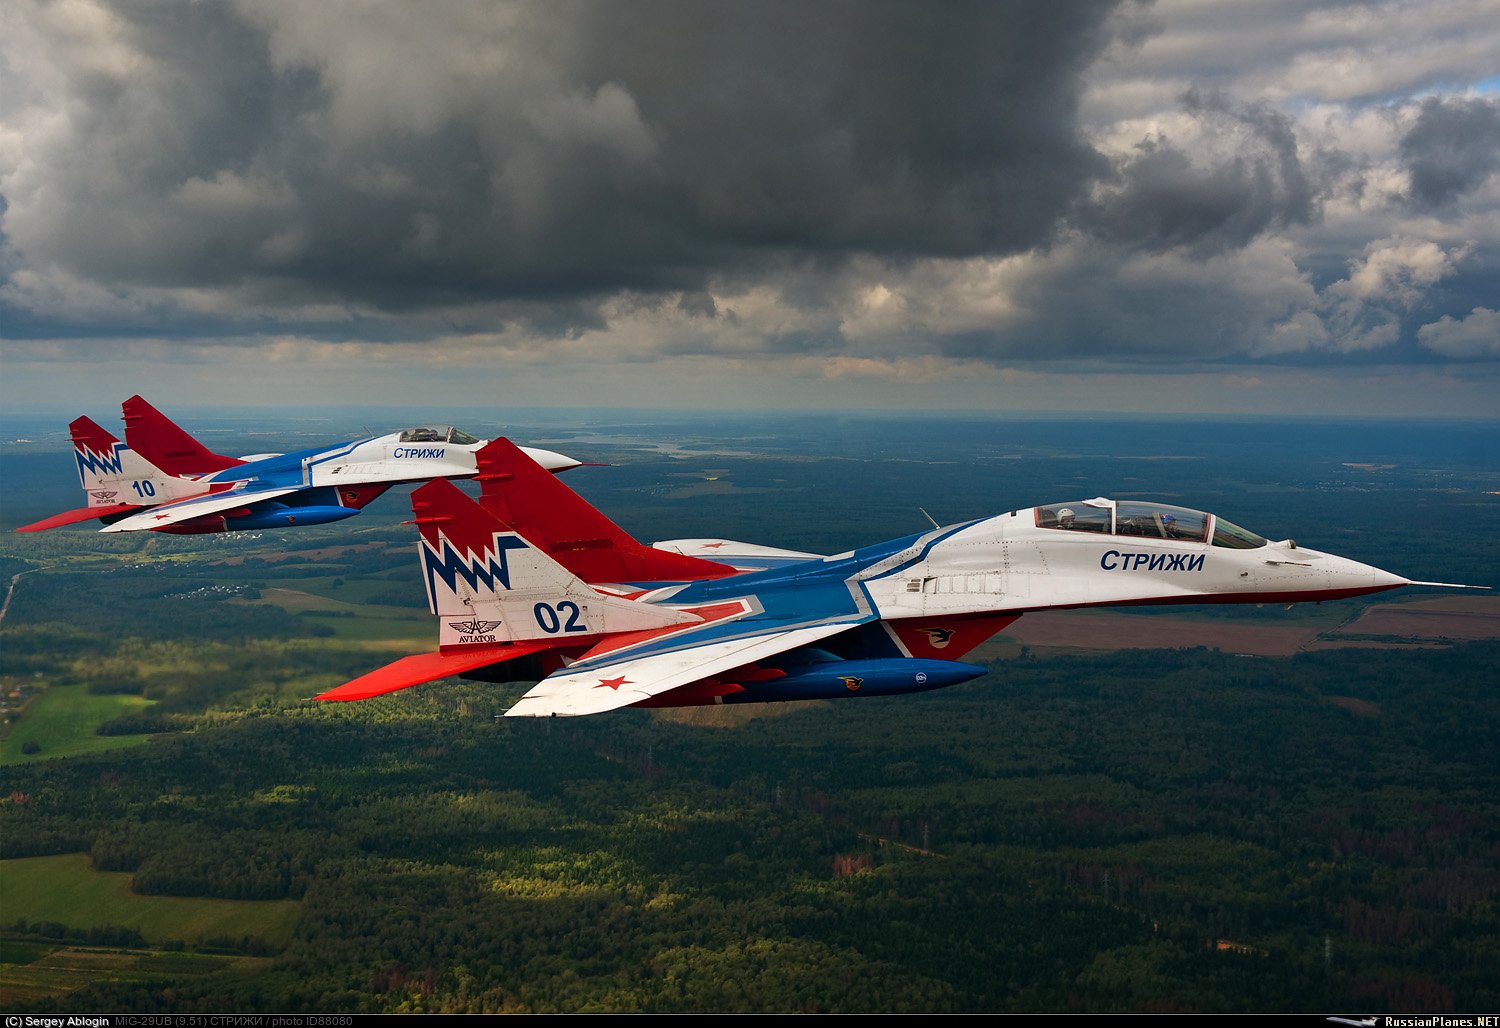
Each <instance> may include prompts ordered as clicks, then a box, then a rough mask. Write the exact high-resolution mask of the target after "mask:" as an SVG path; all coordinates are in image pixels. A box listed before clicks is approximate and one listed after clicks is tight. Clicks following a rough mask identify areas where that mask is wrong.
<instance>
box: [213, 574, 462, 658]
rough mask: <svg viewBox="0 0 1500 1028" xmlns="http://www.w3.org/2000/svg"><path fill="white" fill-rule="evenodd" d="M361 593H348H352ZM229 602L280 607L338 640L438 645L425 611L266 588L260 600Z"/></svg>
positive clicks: (304, 583) (287, 589) (312, 593)
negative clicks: (400, 641) (315, 625)
mask: <svg viewBox="0 0 1500 1028" xmlns="http://www.w3.org/2000/svg"><path fill="white" fill-rule="evenodd" d="M295 581H296V584H298V585H299V586H301V585H306V584H309V583H306V582H303V581H301V580H295ZM319 581H321V580H319ZM379 584H380V583H376V585H379ZM358 591H359V590H355V589H350V590H349V592H350V593H351V594H353V593H355V592H358ZM365 591H368V590H365ZM229 602H230V603H233V604H246V605H265V606H272V607H280V608H281V609H282V610H284V611H286V612H287V613H288V614H298V615H301V616H303V617H306V618H308V620H309V622H310V623H312V624H317V625H324V626H326V627H327V628H329V629H330V630H332V632H333V637H334V638H336V639H346V640H349V641H352V642H386V641H392V640H403V641H404V640H410V641H411V642H412V643H413V644H414V645H415V648H417V649H422V648H426V647H427V646H428V645H429V644H433V643H435V641H436V639H437V626H436V624H435V623H434V619H433V618H432V617H431V616H430V615H429V614H428V613H427V612H426V611H425V610H415V609H411V608H402V607H387V606H381V605H379V604H365V603H360V602H349V601H346V600H342V599H334V598H332V597H329V596H322V595H319V594H317V593H315V592H309V591H306V590H304V589H301V588H298V589H289V588H286V587H284V586H275V587H271V588H268V589H266V590H265V591H264V593H263V594H262V596H261V598H260V599H258V600H231V601H229Z"/></svg>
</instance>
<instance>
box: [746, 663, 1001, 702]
mask: <svg viewBox="0 0 1500 1028" xmlns="http://www.w3.org/2000/svg"><path fill="white" fill-rule="evenodd" d="M987 670H989V669H988V668H983V667H980V666H979V665H977V664H964V663H961V662H960V661H956V660H921V659H918V658H915V657H885V658H882V659H880V660H832V661H826V662H823V663H820V664H808V665H805V666H802V667H794V668H787V669H786V677H785V678H772V679H767V680H764V681H759V682H744V683H742V684H743V686H744V692H737V693H732V694H730V695H727V696H725V697H724V699H723V702H725V703H771V702H775V701H777V700H832V699H841V698H844V697H847V696H894V695H896V694H898V693H907V692H927V691H929V690H932V689H942V688H945V687H946V686H950V685H957V684H958V683H959V682H967V681H968V680H969V679H971V678H978V677H979V676H980V675H982V674H984V673H985V672H986V671H987Z"/></svg>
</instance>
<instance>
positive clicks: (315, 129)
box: [0, 0, 1500, 416]
mask: <svg viewBox="0 0 1500 1028" xmlns="http://www.w3.org/2000/svg"><path fill="white" fill-rule="evenodd" d="M1497 55H1500V0H1451V2H1450V0H1422V2H1410V0H1403V2H1392V3H1332V4H1317V3H1294V2H1286V0H1262V2H1257V3H1244V2H1240V0H1224V2H1219V0H1165V2H1160V3H1155V4H1138V3H1129V2H1127V3H1116V2H1109V0H1047V2H1030V3H1022V2H1017V3H993V2H985V3H974V4H962V3H954V2H944V3H917V2H908V3H880V2H872V0H858V2H853V0H851V2H836V0H812V2H808V0H798V2H788V3H780V2H773V0H746V2H729V0H723V2H712V0H708V2H706V0H680V2H670V0H630V2H619V0H599V2H587V0H582V2H568V0H563V2H559V0H541V2H535V3H526V2H521V3H490V2H477V0H476V2H433V0H424V2H421V3H416V2H411V0H384V2H382V0H360V2H357V3H356V2H348V3H344V2H338V0H319V2H317V3H306V2H294V0H285V2H254V0H243V2H230V0H223V2H207V0H205V2H198V3H188V2H185V0H184V2H145V0H138V2H118V3H109V2H100V0H57V2H38V0H7V2H5V3H4V4H0V360H3V375H0V400H3V402H4V403H5V404H6V405H7V406H12V407H14V406H16V405H29V404H44V405H48V406H61V407H64V408H67V409H73V408H77V410H78V412H80V413H81V412H83V411H90V412H93V413H95V414H96V416H100V415H102V414H106V413H107V412H108V409H109V408H111V407H112V406H114V405H116V404H118V402H119V400H121V399H123V398H124V397H125V396H127V395H129V394H130V393H133V392H140V393H143V394H145V395H146V396H148V397H149V398H151V399H152V400H153V401H154V402H156V403H157V405H158V406H160V407H162V408H163V409H165V410H168V411H170V410H171V409H172V408H173V406H174V404H176V405H182V404H185V403H187V402H191V403H193V404H195V405H197V404H202V403H222V404H227V405H233V404H254V405H263V404H266V403H274V402H287V403H318V402H342V403H361V404H369V403H390V404H393V405H407V404H420V405H423V406H433V405H441V404H443V403H446V402H451V403H454V404H455V405H472V404H494V405H496V406H505V405H513V406H557V405H570V406H571V405H576V406H586V407H594V406H664V407H715V406H733V407H799V408H825V407H826V408H834V409H838V408H871V407H873V408H886V409H891V410H908V409H911V410H915V409H927V408H958V409H992V410H1031V409H1063V410H1080V411H1137V410H1167V411H1189V412H1197V411H1205V412H1244V411H1254V410H1266V411H1270V412H1276V413H1300V414H1314V413H1335V414H1354V413H1393V414H1403V415H1405V414H1411V415H1423V416H1427V415H1484V416H1500V398H1497V397H1500V391H1497V387H1500V62H1497Z"/></svg>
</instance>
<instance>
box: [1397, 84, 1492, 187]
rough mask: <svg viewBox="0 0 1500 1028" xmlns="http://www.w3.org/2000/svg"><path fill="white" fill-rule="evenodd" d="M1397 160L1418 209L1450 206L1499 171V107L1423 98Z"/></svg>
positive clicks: (1489, 102) (1478, 101)
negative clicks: (1407, 177) (1403, 167)
mask: <svg viewBox="0 0 1500 1028" xmlns="http://www.w3.org/2000/svg"><path fill="white" fill-rule="evenodd" d="M1401 158H1402V160H1403V161H1404V162H1405V163H1406V167H1407V169H1408V170H1409V171H1410V172H1411V195H1412V199H1413V201H1414V202H1415V203H1416V204H1417V205H1418V206H1421V207H1439V206H1442V205H1444V204H1447V203H1451V202H1452V201H1453V200H1455V199H1457V198H1458V197H1459V196H1462V195H1463V194H1464V193H1467V192H1468V191H1469V190H1471V189H1473V188H1474V187H1475V186H1477V185H1479V184H1480V183H1481V182H1483V181H1484V180H1485V179H1486V178H1488V177H1489V176H1490V175H1491V174H1493V173H1494V171H1495V170H1496V169H1497V168H1500V102H1497V101H1494V100H1488V99H1479V98H1475V99H1458V98H1447V99H1444V98H1440V97H1428V98H1427V99H1426V100H1424V101H1422V109H1421V112H1420V113H1419V114H1418V115H1417V121H1416V124H1415V125H1413V126H1412V127H1411V130H1410V131H1409V132H1407V133H1406V135H1404V136H1403V137H1401Z"/></svg>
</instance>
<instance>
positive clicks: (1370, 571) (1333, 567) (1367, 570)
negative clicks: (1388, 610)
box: [1317, 553, 1411, 592]
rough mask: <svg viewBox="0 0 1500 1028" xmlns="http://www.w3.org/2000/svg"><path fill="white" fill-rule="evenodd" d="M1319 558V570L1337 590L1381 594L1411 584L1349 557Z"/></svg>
mask: <svg viewBox="0 0 1500 1028" xmlns="http://www.w3.org/2000/svg"><path fill="white" fill-rule="evenodd" d="M1319 556H1320V557H1321V558H1322V559H1321V560H1319V561H1318V562H1317V564H1318V567H1319V570H1321V571H1322V572H1323V573H1324V574H1325V575H1327V576H1328V577H1329V578H1330V579H1331V580H1332V584H1333V585H1334V587H1335V588H1345V589H1359V590H1361V591H1364V592H1379V591H1381V590H1383V589H1396V588H1399V587H1400V586H1403V585H1410V584H1411V583H1410V582H1409V581H1408V580H1407V579H1405V578H1402V577H1401V576H1400V575H1393V574H1391V573H1390V572H1389V571H1382V570H1381V569H1380V568H1377V567H1374V566H1373V565H1370V564H1361V563H1360V562H1359V561H1357V560H1350V559H1349V558H1348V557H1339V556H1336V555H1334V554H1331V553H1325V554H1319Z"/></svg>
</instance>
